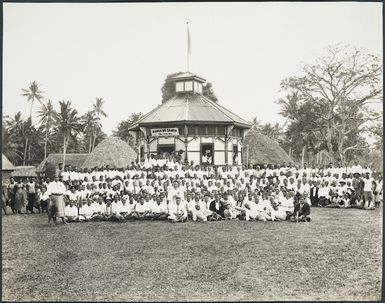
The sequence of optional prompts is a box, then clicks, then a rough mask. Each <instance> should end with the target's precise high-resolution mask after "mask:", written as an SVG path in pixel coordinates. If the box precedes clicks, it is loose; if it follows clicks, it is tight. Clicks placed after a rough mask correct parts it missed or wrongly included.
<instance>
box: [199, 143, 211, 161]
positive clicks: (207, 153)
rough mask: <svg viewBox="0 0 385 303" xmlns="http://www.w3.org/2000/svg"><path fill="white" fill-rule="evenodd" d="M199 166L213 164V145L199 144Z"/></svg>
mask: <svg viewBox="0 0 385 303" xmlns="http://www.w3.org/2000/svg"><path fill="white" fill-rule="evenodd" d="M201 164H202V165H213V164H214V144H213V143H202V144H201Z"/></svg>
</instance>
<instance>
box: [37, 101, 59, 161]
mask: <svg viewBox="0 0 385 303" xmlns="http://www.w3.org/2000/svg"><path fill="white" fill-rule="evenodd" d="M38 116H39V118H40V120H39V123H40V124H41V125H42V127H43V128H44V159H46V158H47V144H48V136H49V134H50V132H51V130H52V126H53V123H54V117H55V109H54V108H53V105H52V101H51V100H48V102H47V104H44V103H42V105H41V107H40V110H39V111H38Z"/></svg>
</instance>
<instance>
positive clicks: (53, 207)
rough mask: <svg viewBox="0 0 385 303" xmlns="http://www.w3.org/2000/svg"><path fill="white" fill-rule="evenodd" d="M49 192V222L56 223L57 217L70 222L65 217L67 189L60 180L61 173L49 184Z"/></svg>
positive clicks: (65, 222) (64, 221)
mask: <svg viewBox="0 0 385 303" xmlns="http://www.w3.org/2000/svg"><path fill="white" fill-rule="evenodd" d="M47 192H48V193H49V195H50V205H49V206H48V208H49V209H50V211H48V223H50V222H51V219H53V222H54V223H55V224H56V223H57V222H56V218H57V217H59V218H61V219H62V221H63V223H64V224H68V223H67V221H66V219H65V213H64V195H65V194H66V192H67V190H66V187H65V185H64V183H63V182H61V181H59V175H55V178H54V179H53V180H52V182H51V183H49V184H48V187H47Z"/></svg>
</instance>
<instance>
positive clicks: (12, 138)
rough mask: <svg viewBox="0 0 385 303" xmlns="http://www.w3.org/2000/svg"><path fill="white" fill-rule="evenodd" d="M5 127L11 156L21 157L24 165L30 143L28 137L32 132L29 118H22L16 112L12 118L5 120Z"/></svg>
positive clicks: (19, 113)
mask: <svg viewBox="0 0 385 303" xmlns="http://www.w3.org/2000/svg"><path fill="white" fill-rule="evenodd" d="M6 129H7V133H8V140H9V144H10V146H9V147H10V149H13V151H12V152H13V156H15V157H16V156H17V157H20V158H22V160H23V165H26V161H27V152H28V149H29V145H30V143H29V142H30V140H29V138H30V137H31V133H32V125H31V119H28V120H24V119H23V118H22V116H21V112H18V113H17V114H16V115H15V116H14V117H13V118H10V119H8V120H6ZM10 158H12V157H10Z"/></svg>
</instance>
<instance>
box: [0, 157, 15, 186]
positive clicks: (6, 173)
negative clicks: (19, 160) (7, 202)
mask: <svg viewBox="0 0 385 303" xmlns="http://www.w3.org/2000/svg"><path fill="white" fill-rule="evenodd" d="M14 170H15V167H14V166H13V164H12V163H11V161H9V160H8V158H7V157H6V156H5V155H4V154H2V166H1V177H2V183H3V184H7V183H8V180H9V178H10V177H11V175H12V172H13V171H14Z"/></svg>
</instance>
